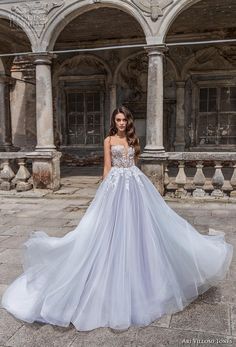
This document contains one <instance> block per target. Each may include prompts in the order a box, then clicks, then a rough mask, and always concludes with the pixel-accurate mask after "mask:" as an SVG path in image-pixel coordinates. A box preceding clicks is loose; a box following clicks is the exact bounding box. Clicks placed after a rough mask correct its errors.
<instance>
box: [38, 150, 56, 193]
mask: <svg viewBox="0 0 236 347" xmlns="http://www.w3.org/2000/svg"><path fill="white" fill-rule="evenodd" d="M60 157H61V152H57V151H51V157H49V158H40V157H37V155H36V157H35V158H34V159H33V167H32V171H33V186H34V188H36V189H37V188H39V189H51V190H53V191H55V190H58V189H59V188H60Z"/></svg>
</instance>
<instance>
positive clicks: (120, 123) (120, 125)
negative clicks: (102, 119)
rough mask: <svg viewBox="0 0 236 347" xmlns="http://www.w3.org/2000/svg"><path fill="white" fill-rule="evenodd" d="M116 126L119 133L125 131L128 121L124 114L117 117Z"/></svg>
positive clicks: (118, 114)
mask: <svg viewBox="0 0 236 347" xmlns="http://www.w3.org/2000/svg"><path fill="white" fill-rule="evenodd" d="M115 124H116V127H117V129H118V130H119V131H125V129H126V125H127V119H126V118H125V116H124V114H123V113H117V114H116V116H115Z"/></svg>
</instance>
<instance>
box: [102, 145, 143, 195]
mask: <svg viewBox="0 0 236 347" xmlns="http://www.w3.org/2000/svg"><path fill="white" fill-rule="evenodd" d="M111 159H112V168H111V170H110V172H109V175H108V177H107V190H108V189H109V188H111V187H112V188H116V187H117V184H118V181H119V178H120V177H124V179H125V189H126V190H129V187H130V180H132V179H135V180H136V181H137V183H138V185H139V186H140V187H143V183H142V182H141V180H140V176H141V175H143V173H142V171H140V170H139V168H138V167H137V166H135V164H134V148H133V147H128V151H127V150H126V149H125V147H124V146H123V145H113V146H112V147H111Z"/></svg>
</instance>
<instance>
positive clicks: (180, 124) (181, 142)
mask: <svg viewBox="0 0 236 347" xmlns="http://www.w3.org/2000/svg"><path fill="white" fill-rule="evenodd" d="M184 107H185V82H184V81H176V136H175V142H174V146H175V151H176V152H184V150H185V136H184V123H185V109H184Z"/></svg>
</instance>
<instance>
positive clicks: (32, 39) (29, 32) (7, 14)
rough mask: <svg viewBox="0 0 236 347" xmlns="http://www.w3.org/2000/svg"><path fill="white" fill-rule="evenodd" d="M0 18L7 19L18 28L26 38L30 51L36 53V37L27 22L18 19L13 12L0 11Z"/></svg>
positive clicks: (21, 18) (20, 18)
mask: <svg viewBox="0 0 236 347" xmlns="http://www.w3.org/2000/svg"><path fill="white" fill-rule="evenodd" d="M0 18H3V19H7V20H9V21H12V22H13V23H14V24H16V25H17V26H19V27H20V28H21V30H22V31H23V32H24V34H25V35H26V36H27V38H28V40H29V43H30V45H31V49H32V51H37V41H38V40H37V36H36V34H35V33H34V32H33V30H32V28H31V27H30V25H29V23H28V22H27V20H24V18H23V17H20V16H19V15H17V14H15V13H14V14H13V12H11V11H8V10H5V9H0Z"/></svg>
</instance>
